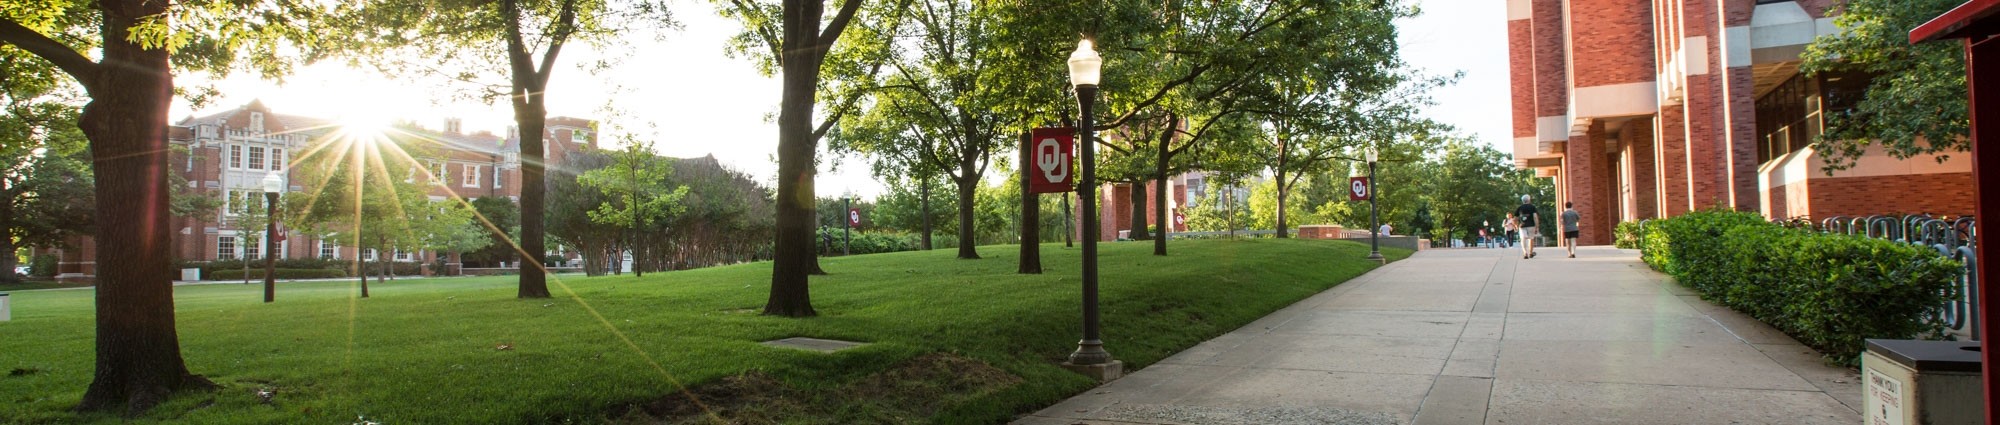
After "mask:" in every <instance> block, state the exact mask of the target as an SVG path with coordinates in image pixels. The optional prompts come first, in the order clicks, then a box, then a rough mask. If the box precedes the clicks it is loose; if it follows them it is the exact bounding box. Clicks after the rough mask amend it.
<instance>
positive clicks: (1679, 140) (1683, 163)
mask: <svg viewBox="0 0 2000 425" xmlns="http://www.w3.org/2000/svg"><path fill="white" fill-rule="evenodd" d="M1682 108H1683V106H1681V105H1667V106H1666V107H1664V108H1661V109H1660V121H1659V123H1660V125H1659V126H1658V127H1656V128H1655V130H1654V132H1653V134H1654V140H1655V141H1658V142H1659V149H1658V150H1657V152H1658V153H1659V156H1658V159H1657V160H1656V161H1655V162H1654V164H1656V165H1658V166H1659V172H1658V173H1657V174H1658V175H1659V184H1658V187H1659V189H1658V190H1659V193H1660V216H1661V217H1672V216H1676V215H1681V214H1682V213H1686V212H1688V210H1689V208H1688V205H1689V196H1688V164H1687V150H1688V146H1687V120H1686V119H1684V118H1683V116H1684V115H1685V114H1684V113H1685V111H1683V110H1682Z"/></svg>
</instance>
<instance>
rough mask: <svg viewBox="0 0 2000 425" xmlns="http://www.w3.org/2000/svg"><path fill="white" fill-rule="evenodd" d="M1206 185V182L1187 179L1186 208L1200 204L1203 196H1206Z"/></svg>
mask: <svg viewBox="0 0 2000 425" xmlns="http://www.w3.org/2000/svg"><path fill="white" fill-rule="evenodd" d="M1206 183H1208V182H1207V181H1206V180H1203V179H1188V180H1187V204H1188V206H1190V207H1192V206H1195V205H1196V204H1198V203H1200V202H1201V198H1202V197H1203V196H1208V185H1207V184H1206Z"/></svg>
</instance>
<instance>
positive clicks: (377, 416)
mask: <svg viewBox="0 0 2000 425" xmlns="http://www.w3.org/2000/svg"><path fill="white" fill-rule="evenodd" d="M1171 250H1172V253H1173V255H1172V256H1169V257H1155V256H1153V255H1151V253H1152V244H1151V243H1150V242H1125V243H1111V244H1105V245H1103V249H1102V256H1101V257H1100V258H1101V260H1100V264H1101V269H1100V270H1101V273H1102V276H1103V277H1102V287H1103V300H1104V302H1103V308H1104V340H1105V347H1106V349H1107V350H1109V351H1110V352H1111V353H1112V354H1113V355H1114V356H1116V357H1117V358H1119V359H1121V360H1124V361H1125V362H1126V363H1127V365H1128V366H1127V367H1128V370H1129V369H1135V368H1142V367H1145V366H1146V365H1149V364H1152V363H1154V362H1157V361H1159V360H1160V359H1162V358H1165V357H1166V356H1169V355H1172V354H1173V353H1175V352H1177V351H1179V350H1182V349H1185V348H1187V347H1190V346H1193V345H1194V344H1196V343H1199V342H1201V341H1203V340H1206V339H1208V338H1212V337H1215V336H1217V335H1220V334H1222V333H1224V332H1227V331H1230V330H1233V329H1235V328H1237V327H1240V326H1242V325H1244V324H1246V323H1249V322H1250V321H1252V320H1255V319H1257V318H1258V317H1262V316H1263V315H1265V314H1267V313H1269V312H1271V311H1274V310H1276V309H1278V308H1281V307H1284V306H1286V305H1289V304H1291V303H1292V302H1295V301H1297V300H1299V299H1302V298H1304V297H1306V296H1309V295H1311V294H1313V293H1316V292H1319V291H1321V290H1324V289H1326V288H1328V287H1331V286H1333V285H1335V284H1337V283H1339V282H1342V281H1345V280H1347V279H1349V278H1352V277H1354V276H1358V275H1360V274H1361V273H1364V272H1366V271H1367V270H1369V269H1372V268H1373V267H1374V265H1373V264H1370V263H1367V262H1365V261H1362V260H1361V258H1362V257H1363V256H1364V255H1366V254H1367V252H1368V247H1367V246H1366V245H1363V244H1355V243H1349V242H1334V241H1301V240H1243V241H1200V240H1197V241H1176V242H1174V243H1173V245H1172V246H1171ZM1017 252H1018V251H1017V250H1016V247H1013V246H988V247H982V248H981V249H980V254H981V255H984V256H985V257H986V258H985V259H984V260H956V259H953V258H952V257H953V255H954V252H953V251H952V250H937V251H929V252H907V253H895V254H879V255H866V256H854V257H846V258H827V259H823V260H822V265H823V266H824V268H825V269H826V270H827V271H828V272H831V273H832V274H831V275H828V276H817V277H814V278H813V281H812V288H813V289H812V295H813V305H814V307H816V308H817V309H818V310H819V312H820V316H819V317H816V318H811V319H787V318H777V317H765V316H761V315H758V314H757V312H758V309H760V308H761V307H762V306H763V304H764V300H765V297H766V296H767V292H768V287H769V279H770V277H769V275H770V265H769V263H758V264H748V265H741V266H731V267H717V268H711V269H704V270H694V271H684V272H673V273H659V274H650V275H647V276H646V277H645V278H644V279H637V278H632V277H631V276H630V275H627V276H623V277H602V278H584V277H580V276H567V275H565V276H563V277H561V278H560V279H551V285H552V286H553V287H552V288H551V290H553V291H554V292H555V293H556V298H554V299H542V300H520V299H515V298H514V286H513V282H514V281H513V278H512V277H481V278H454V279H428V280H424V279H414V280H404V281H400V282H391V283H386V284H380V285H372V284H371V286H370V288H369V289H370V293H371V295H373V298H368V299H357V298H352V297H351V295H352V294H356V293H357V291H356V290H354V288H351V285H352V282H317V283H291V284H284V285H282V286H280V287H279V292H278V302H277V303H275V304H264V303H262V302H260V301H261V300H262V292H261V286H260V285H247V286H246V285H235V284H218V285H199V286H183V287H178V288H175V298H176V303H177V308H178V311H179V322H180V325H179V330H180V338H181V348H182V351H183V352H184V353H185V356H186V359H187V363H188V368H189V369H191V370H192V371H193V372H194V373H197V374H201V375H205V376H207V377H208V378H209V379H211V380H214V381H215V382H216V383H217V384H219V385H221V387H222V388H221V389H219V390H217V391H214V392H207V393H194V394H183V395H180V396H177V397H175V398H174V399H173V400H172V401H170V402H169V403H168V404H166V405H163V406H161V407H159V408H156V409H154V410H153V411H151V412H149V413H148V414H147V415H146V416H145V417H142V418H138V421H139V422H176V423H183V422H185V423H321V424H328V423H350V422H354V421H356V419H357V418H360V417H366V418H367V419H368V420H371V421H379V422H381V423H384V424H440V423H471V424H491V423H547V422H582V423H597V422H620V423H653V422H659V421H665V422H674V421H682V420H700V419H701V418H702V417H704V416H703V415H704V414H713V415H716V416H718V417H722V418H727V419H730V420H733V421H741V422H785V423H855V422H876V423H879V422H942V423H993V422H1004V421H1006V420H1008V419H1011V418H1012V417H1013V416H1014V415H1017V414H1020V413H1024V412H1030V411H1033V410H1035V409H1037V408H1040V407H1042V406H1047V405H1050V404H1053V403H1055V402H1057V401H1060V400H1061V399H1062V398H1064V397H1067V396H1069V395H1072V394H1075V393H1077V392H1080V391H1083V390H1085V389H1088V388H1090V387H1091V386H1093V383H1092V382H1090V381H1089V380H1088V379H1086V378H1083V377H1082V376H1080V375H1076V374H1073V373H1071V372H1068V371H1066V370H1063V369H1061V368H1060V367H1058V365H1057V363H1059V362H1060V361H1061V360H1062V359H1063V358H1064V357H1065V356H1066V355H1067V354H1068V353H1069V352H1070V351H1071V350H1072V349H1074V348H1075V344H1076V340H1077V339H1078V338H1079V333H1080V331H1079V328H1080V326H1081V325H1080V321H1081V319H1080V316H1081V314H1080V307H1079V303H1080V301H1079V300H1080V298H1079V294H1078V283H1079V277H1078V273H1079V272H1078V270H1079V266H1078V260H1077V254H1078V252H1079V251H1078V250H1077V249H1075V248H1069V249H1065V248H1063V247H1062V246H1061V245H1060V244H1051V245H1047V246H1045V247H1044V248H1043V259H1044V262H1045V264H1044V265H1045V267H1046V273H1045V274H1042V275H1017V274H1015V273H1014V270H1015V267H1016V264H1015V258H1016V254H1017ZM1385 254H1387V255H1389V256H1390V258H1392V259H1401V258H1405V257H1407V256H1408V255H1409V253H1408V252H1406V251H1400V250H1394V251H1390V252H1385ZM558 281H559V282H558ZM92 293H93V292H92V291H88V290H53V291H28V292H15V293H13V297H12V298H13V310H14V320H13V321H11V322H0V372H4V373H0V423H75V422H93V421H100V422H111V421H117V420H120V418H116V417H111V416H78V415H76V414H73V413H69V412H68V411H67V410H66V409H68V408H70V407H72V406H74V405H75V404H76V403H77V401H78V400H79V399H80V398H81V397H82V394H83V388H84V386H85V385H86V384H87V383H88V382H89V379H90V374H91V367H92V358H93V355H92V350H93V346H92V338H93V337H92V335H93V334H92V326H91V323H92V315H91V309H92V299H91V297H92ZM791 336H809V337H819V338H833V339H843V340H854V341H865V342H871V343H873V344H872V345H868V346H866V347H862V348H858V349H852V350H848V351H842V352H839V353H836V354H820V353H816V352H808V351H799V350H788V349H778V348H770V347H765V346H762V345H758V342H759V341H765V340H771V339H778V338H784V337H791ZM503 345H505V346H506V347H507V348H506V349H501V348H500V347H501V346H503ZM684 388H685V390H683V389H684ZM259 389H270V390H273V391H275V395H274V396H272V398H271V400H270V401H269V402H264V401H262V400H261V399H260V398H259V397H258V396H257V395H256V392H257V391H258V390H259ZM690 396H693V397H692V398H693V399H695V400H698V402H694V401H691V397H690Z"/></svg>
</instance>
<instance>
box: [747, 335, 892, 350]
mask: <svg viewBox="0 0 2000 425" xmlns="http://www.w3.org/2000/svg"><path fill="white" fill-rule="evenodd" d="M763 344H764V345H769V346H772V347H783V348H797V349H800V350H812V351H818V352H821V353H831V352H835V351H840V350H845V349H849V348H854V347H860V346H863V345H868V343H865V342H853V341H836V340H831V339H819V338H803V337H793V338H785V339H780V340H774V341H764V342H763Z"/></svg>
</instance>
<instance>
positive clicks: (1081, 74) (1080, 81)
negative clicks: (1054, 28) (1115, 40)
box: [1069, 38, 1104, 86]
mask: <svg viewBox="0 0 2000 425" xmlns="http://www.w3.org/2000/svg"><path fill="white" fill-rule="evenodd" d="M1103 69H1104V58H1103V57H1100V56H1097V50H1096V49H1093V48H1091V45H1090V39H1088V38H1086V39H1083V40H1081V41H1077V42H1076V51H1075V52H1070V54H1069V83H1070V85H1074V86H1096V85H1097V81H1098V77H1099V76H1101V75H1102V71H1103Z"/></svg>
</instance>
